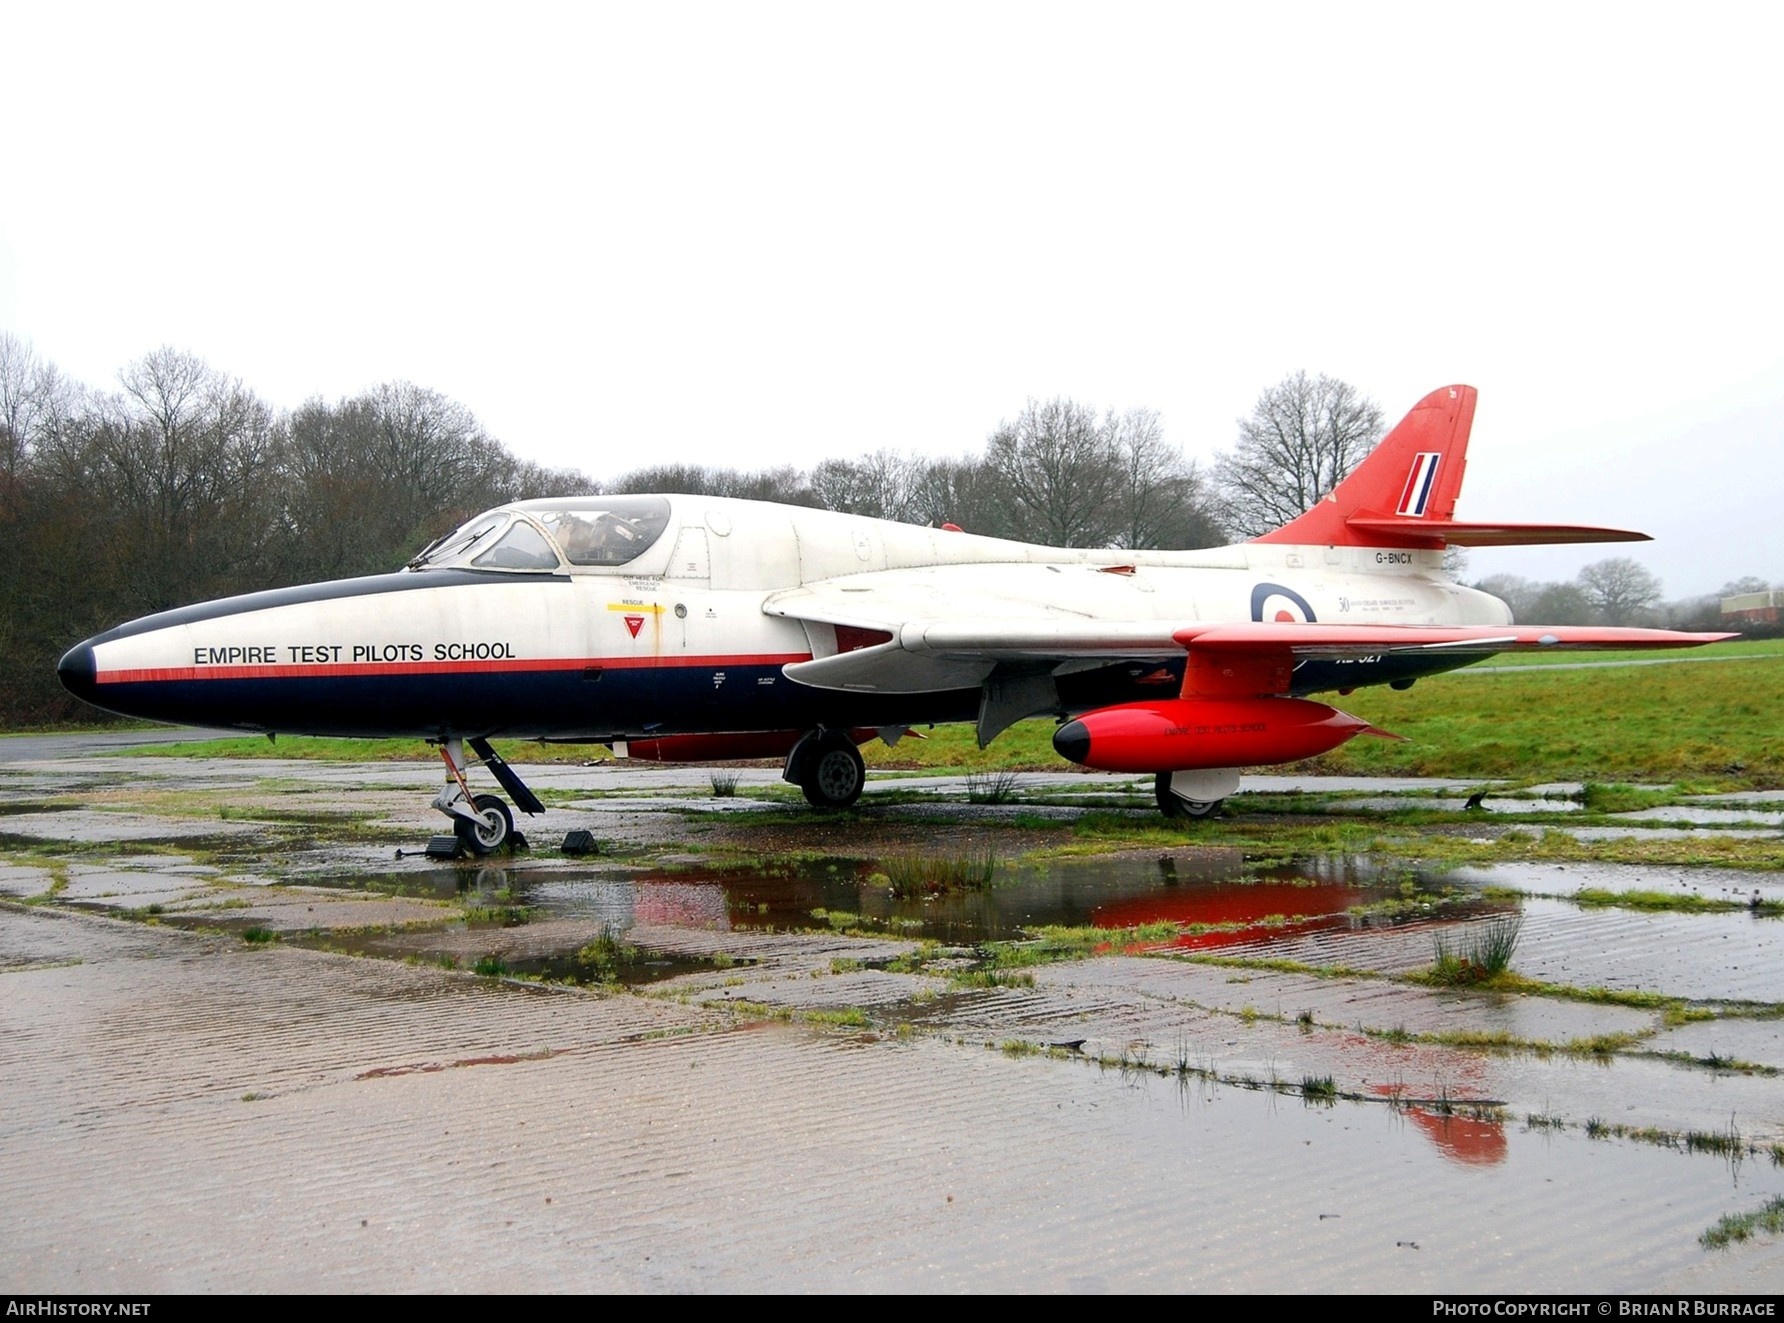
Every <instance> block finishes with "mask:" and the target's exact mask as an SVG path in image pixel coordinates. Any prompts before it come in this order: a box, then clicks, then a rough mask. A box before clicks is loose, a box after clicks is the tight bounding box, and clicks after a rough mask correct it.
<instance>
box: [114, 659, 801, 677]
mask: <svg viewBox="0 0 1784 1323" xmlns="http://www.w3.org/2000/svg"><path fill="white" fill-rule="evenodd" d="M811 659H812V658H811V654H810V653H808V652H777V653H758V654H750V653H740V654H736V655H725V656H713V657H533V658H523V657H517V658H513V659H508V658H503V659H500V660H491V661H438V662H338V663H327V662H325V663H320V664H293V665H285V664H280V665H275V666H154V667H144V668H141V669H138V670H114V671H100V672H98V674H97V675H95V676H94V681H95V682H96V683H98V684H146V683H158V682H165V681H169V680H316V679H330V680H332V679H338V678H341V677H345V676H357V675H487V674H490V673H492V672H502V671H507V672H514V671H522V672H538V671H584V670H590V669H600V670H609V671H635V670H655V669H658V668H668V667H673V668H675V669H678V670H685V669H699V670H705V669H707V668H709V667H722V666H785V665H787V664H788V663H790V662H803V661H810V660H811Z"/></svg>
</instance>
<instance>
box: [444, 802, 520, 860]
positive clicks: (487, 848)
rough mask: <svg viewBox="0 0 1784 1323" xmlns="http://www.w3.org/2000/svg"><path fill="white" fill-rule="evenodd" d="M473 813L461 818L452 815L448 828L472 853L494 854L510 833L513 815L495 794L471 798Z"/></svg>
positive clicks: (512, 828)
mask: <svg viewBox="0 0 1784 1323" xmlns="http://www.w3.org/2000/svg"><path fill="white" fill-rule="evenodd" d="M472 804H473V806H474V807H475V809H476V814H477V816H476V817H474V818H462V817H459V816H457V815H456V814H455V815H454V816H453V819H452V830H453V831H454V832H456V833H457V835H458V839H459V840H460V841H461V842H463V844H464V847H465V849H467V850H469V851H470V852H471V853H472V854H494V853H495V852H496V851H497V850H499V849H501V848H502V847H503V846H504V845H506V844H508V842H509V840H510V839H511V838H512V837H513V835H514V815H513V814H512V813H510V812H509V811H508V805H507V804H505V803H503V802H502V798H501V796H499V795H478V796H477V797H476V799H474V800H473V801H472Z"/></svg>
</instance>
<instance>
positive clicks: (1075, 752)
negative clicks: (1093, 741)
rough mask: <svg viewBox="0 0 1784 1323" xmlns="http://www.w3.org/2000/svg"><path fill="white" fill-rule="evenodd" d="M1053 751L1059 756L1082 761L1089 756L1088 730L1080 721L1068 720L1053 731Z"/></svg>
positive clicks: (1077, 761)
mask: <svg viewBox="0 0 1784 1323" xmlns="http://www.w3.org/2000/svg"><path fill="white" fill-rule="evenodd" d="M1053 751H1054V752H1055V753H1057V754H1058V755H1059V756H1060V757H1061V758H1067V759H1070V760H1071V761H1072V762H1075V763H1082V762H1083V761H1084V760H1085V759H1086V758H1088V757H1089V756H1090V732H1089V731H1087V730H1085V729H1084V723H1083V722H1082V721H1068V722H1066V723H1065V725H1063V726H1061V727H1060V728H1059V729H1058V730H1056V731H1054V732H1053Z"/></svg>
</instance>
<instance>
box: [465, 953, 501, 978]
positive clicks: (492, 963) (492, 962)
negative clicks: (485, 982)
mask: <svg viewBox="0 0 1784 1323" xmlns="http://www.w3.org/2000/svg"><path fill="white" fill-rule="evenodd" d="M471 972H472V973H473V974H481V975H482V976H483V977H484V978H501V977H502V975H504V974H506V973H507V972H508V962H507V961H506V960H503V959H502V957H501V956H499V955H484V956H478V957H477V963H476V964H474V965H472V966H471Z"/></svg>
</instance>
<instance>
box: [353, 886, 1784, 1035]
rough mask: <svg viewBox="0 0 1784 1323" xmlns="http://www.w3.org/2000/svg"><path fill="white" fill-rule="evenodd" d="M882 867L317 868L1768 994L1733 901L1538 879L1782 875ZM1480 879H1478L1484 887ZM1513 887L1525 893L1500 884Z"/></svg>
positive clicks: (1358, 964)
mask: <svg viewBox="0 0 1784 1323" xmlns="http://www.w3.org/2000/svg"><path fill="white" fill-rule="evenodd" d="M882 866H883V861H880V860H861V859H846V858H839V859H828V860H802V861H792V862H784V863H777V864H771V865H767V866H764V867H760V868H735V867H733V868H724V869H707V868H701V867H699V866H698V865H694V866H690V867H687V868H685V869H677V870H673V871H670V870H657V871H627V870H623V869H618V868H613V867H591V868H586V869H563V868H561V867H559V866H556V865H553V866H534V865H525V864H521V865H515V866H490V867H486V868H481V869H478V870H476V871H475V872H471V871H469V870H461V869H452V868H441V869H429V870H422V871H417V872H407V873H392V874H386V875H383V876H378V877H371V878H366V877H359V878H353V879H347V878H337V879H334V880H333V881H334V882H335V884H336V885H352V886H355V887H359V888H364V887H369V888H371V889H374V890H379V891H391V892H396V893H399V894H407V895H423V896H436V897H441V898H453V897H458V898H461V899H475V898H485V902H486V903H492V904H503V905H521V906H526V907H528V908H529V909H531V910H532V911H533V912H534V914H535V915H536V916H537V917H538V918H540V919H545V920H580V921H593V922H594V923H596V924H598V925H599V927H600V928H601V929H604V930H606V931H607V932H609V933H612V934H614V935H616V936H619V935H623V934H625V933H628V932H630V931H632V930H633V929H635V928H639V927H676V928H686V929H696V930H702V931H709V932H733V931H737V932H776V931H788V930H810V929H813V928H819V929H821V928H824V927H826V926H830V927H836V928H864V929H870V930H873V931H876V932H884V933H886V934H888V935H889V936H893V937H905V938H911V939H927V940H932V941H937V942H941V943H943V944H945V945H951V946H973V945H977V944H979V943H983V942H987V941H1009V940H1021V939H1024V938H1030V937H1033V936H1035V935H1036V933H1037V931H1038V930H1039V929H1041V928H1046V927H1096V928H1107V929H1132V928H1139V927H1143V926H1145V925H1149V924H1159V923H1169V924H1173V925H1175V926H1176V927H1177V928H1178V929H1180V930H1181V931H1180V934H1179V935H1178V936H1177V937H1175V938H1174V939H1171V940H1169V941H1168V942H1164V943H1160V946H1159V949H1174V950H1181V951H1184V952H1204V953H1221V954H1228V955H1236V956H1244V957H1247V958H1251V959H1260V960H1262V959H1283V960H1292V961H1298V962H1302V963H1306V964H1309V965H1318V966H1345V967H1349V968H1353V969H1359V970H1369V971H1374V972H1379V973H1389V974H1393V973H1405V972H1409V971H1412V970H1416V969H1421V968H1424V967H1426V966H1429V965H1430V964H1431V962H1432V961H1433V959H1434V958H1435V956H1434V952H1435V949H1436V945H1437V942H1438V940H1439V939H1440V938H1442V939H1443V940H1445V941H1446V942H1448V943H1450V944H1451V946H1452V949H1460V944H1461V943H1462V942H1464V941H1465V939H1466V938H1467V937H1468V936H1469V935H1470V931H1471V930H1472V929H1474V928H1476V927H1478V926H1479V925H1480V924H1482V923H1483V922H1486V921H1491V920H1492V919H1493V918H1494V917H1495V916H1503V915H1507V914H1521V915H1522V916H1523V925H1522V934H1521V937H1520V942H1519V948H1518V953H1517V957H1516V959H1515V960H1514V962H1513V967H1514V968H1515V969H1517V970H1518V972H1520V973H1523V974H1526V975H1529V976H1530V977H1533V978H1537V979H1541V980H1544V981H1549V982H1555V983H1564V984H1568V985H1571V986H1575V987H1606V988H1612V989H1618V990H1631V991H1633V990H1641V991H1651V992H1663V993H1666V994H1668V995H1673V996H1682V997H1687V998H1692V999H1702V1000H1734V1001H1767V1000H1777V999H1778V998H1779V992H1780V989H1784V921H1781V920H1778V919H1776V918H1767V917H1764V916H1757V915H1755V914H1753V913H1751V912H1749V911H1747V910H1745V909H1733V910H1728V911H1721V912H1715V913H1677V912H1668V911H1661V912H1653V911H1642V910H1636V909H1633V908H1630V907H1618V906H1611V907H1597V906H1593V907H1588V906H1581V905H1578V904H1576V903H1574V902H1573V901H1572V900H1571V899H1543V898H1542V897H1543V896H1544V895H1545V894H1546V895H1548V896H1555V895H1561V896H1571V895H1572V894H1574V893H1576V892H1578V891H1580V890H1583V889H1588V888H1590V889H1599V890H1606V891H1612V892H1616V891H1633V890H1644V891H1662V892H1669V893H1672V894H1678V895H1681V896H1692V895H1696V896H1711V897H1712V898H1722V897H1723V896H1724V895H1727V896H1738V897H1739V898H1741V899H1742V900H1745V899H1746V898H1747V897H1748V896H1749V895H1750V890H1749V885H1750V881H1751V879H1752V878H1754V877H1755V876H1758V877H1760V878H1762V879H1763V881H1762V882H1760V883H1759V884H1758V885H1759V887H1760V888H1762V889H1763V894H1764V895H1765V896H1766V897H1767V898H1772V897H1776V896H1778V895H1781V894H1784V881H1780V880H1778V879H1776V878H1773V877H1769V876H1767V875H1753V874H1747V873H1738V874H1737V873H1735V872H1734V871H1733V870H1710V869H1705V870H1695V871H1694V870H1688V869H1673V870H1669V871H1668V872H1667V873H1666V874H1664V875H1658V876H1657V875H1655V874H1653V873H1651V872H1649V871H1647V870H1643V869H1640V868H1634V867H1628V866H1621V867H1618V866H1605V865H1586V866H1581V865H1569V866H1562V865H1553V864H1530V865H1518V864H1504V865H1494V866H1474V867H1467V868H1445V869H1436V868H1424V867H1419V866H1417V865H1409V864H1404V863H1382V862H1378V861H1376V860H1373V859H1369V858H1363V857H1350V856H1321V857H1311V858H1304V859H1297V860H1292V861H1289V862H1286V863H1272V864H1268V865H1262V866H1253V865H1248V864H1247V863H1246V861H1245V860H1244V858H1243V857H1242V856H1241V855H1240V854H1239V853H1238V852H1236V851H1202V852H1195V853H1188V852H1184V853H1167V854H1159V855H1151V854H1126V855H1115V856H1101V857H1091V858H1077V859H1056V860H1047V861H1043V862H1039V863H1036V864H1031V865H1023V866H1020V867H999V868H998V869H997V871H996V874H995V880H994V883H993V885H992V886H991V887H989V888H986V889H982V890H963V891H954V892H949V893H946V894H943V895H941V896H936V897H931V898H919V897H912V898H899V897H895V896H893V895H892V894H891V893H890V890H889V888H888V887H887V885H886V882H885V879H884V877H883V876H882V875H881V872H880V870H881V868H882ZM1488 889H1494V890H1493V893H1492V894H1483V892H1487V891H1488ZM1518 892H1522V893H1524V894H1523V896H1522V897H1519V896H1517V895H1516V894H1507V893H1518ZM559 958H560V957H555V956H554V957H551V958H549V959H546V958H541V963H540V964H539V967H538V968H537V969H528V970H527V971H525V972H532V973H539V974H544V975H547V976H551V977H574V976H576V971H575V970H574V969H560V968H558V967H557V966H556V965H554V964H552V963H551V960H556V959H559ZM563 958H566V959H567V958H568V957H563ZM517 968H518V966H517ZM671 972H686V971H671ZM662 976H663V977H668V976H670V972H665V973H664V974H663V975H662Z"/></svg>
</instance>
